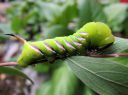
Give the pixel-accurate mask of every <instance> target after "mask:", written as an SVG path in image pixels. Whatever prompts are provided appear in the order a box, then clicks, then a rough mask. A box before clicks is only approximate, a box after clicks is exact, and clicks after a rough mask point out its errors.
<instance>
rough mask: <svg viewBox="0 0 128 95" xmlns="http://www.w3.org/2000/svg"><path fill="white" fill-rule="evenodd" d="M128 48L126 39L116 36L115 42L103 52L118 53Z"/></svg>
mask: <svg viewBox="0 0 128 95" xmlns="http://www.w3.org/2000/svg"><path fill="white" fill-rule="evenodd" d="M126 50H128V39H124V38H119V37H116V39H115V42H114V44H113V45H111V46H110V47H109V48H107V49H105V50H103V51H102V52H103V53H120V52H124V51H126Z"/></svg>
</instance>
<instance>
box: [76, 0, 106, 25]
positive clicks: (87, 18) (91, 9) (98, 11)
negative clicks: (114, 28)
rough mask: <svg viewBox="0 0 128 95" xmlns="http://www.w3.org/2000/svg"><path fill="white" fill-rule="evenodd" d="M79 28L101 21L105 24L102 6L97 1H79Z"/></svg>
mask: <svg viewBox="0 0 128 95" xmlns="http://www.w3.org/2000/svg"><path fill="white" fill-rule="evenodd" d="M78 8H79V18H80V20H79V26H80V27H81V26H83V25H84V24H85V23H87V22H91V21H102V22H106V16H105V13H104V12H103V10H102V8H103V7H102V5H101V4H100V3H99V2H98V1H97V0H79V6H78Z"/></svg>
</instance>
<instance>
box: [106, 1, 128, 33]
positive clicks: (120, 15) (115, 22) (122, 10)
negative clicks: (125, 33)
mask: <svg viewBox="0 0 128 95" xmlns="http://www.w3.org/2000/svg"><path fill="white" fill-rule="evenodd" d="M127 7H128V6H127V5H126V4H121V3H116V4H111V5H109V6H107V7H105V9H104V11H105V13H106V16H107V20H108V24H109V25H110V26H111V27H112V29H113V30H114V31H121V29H122V27H123V26H122V23H123V21H124V20H125V18H126V16H127V15H126V13H127V11H126V10H127Z"/></svg>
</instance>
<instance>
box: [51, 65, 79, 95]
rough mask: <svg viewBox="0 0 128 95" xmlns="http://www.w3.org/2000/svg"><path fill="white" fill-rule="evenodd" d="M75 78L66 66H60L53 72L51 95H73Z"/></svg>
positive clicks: (75, 84) (75, 83)
mask: <svg viewBox="0 0 128 95" xmlns="http://www.w3.org/2000/svg"><path fill="white" fill-rule="evenodd" d="M76 86H77V78H76V77H75V75H74V74H73V73H72V71H71V70H70V69H69V68H67V66H61V67H60V68H59V69H57V70H56V71H55V72H54V75H53V79H52V87H51V93H52V94H51V95H74V94H75V90H76Z"/></svg>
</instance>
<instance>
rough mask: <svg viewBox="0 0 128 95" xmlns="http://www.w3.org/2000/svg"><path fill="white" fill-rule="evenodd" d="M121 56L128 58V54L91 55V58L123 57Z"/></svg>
mask: <svg viewBox="0 0 128 95" xmlns="http://www.w3.org/2000/svg"><path fill="white" fill-rule="evenodd" d="M121 56H124V57H126V56H128V54H127V53H126V54H101V55H98V54H97V55H91V57H101V58H107V57H121Z"/></svg>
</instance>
